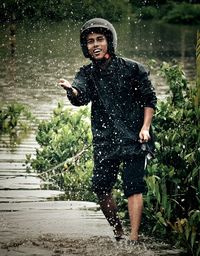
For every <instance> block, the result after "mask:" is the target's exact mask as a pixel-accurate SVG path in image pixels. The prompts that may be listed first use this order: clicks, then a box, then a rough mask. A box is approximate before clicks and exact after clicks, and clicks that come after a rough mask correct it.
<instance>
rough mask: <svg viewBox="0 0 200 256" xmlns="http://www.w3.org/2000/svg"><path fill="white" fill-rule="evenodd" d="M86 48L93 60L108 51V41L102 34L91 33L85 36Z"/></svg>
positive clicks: (101, 56)
mask: <svg viewBox="0 0 200 256" xmlns="http://www.w3.org/2000/svg"><path fill="white" fill-rule="evenodd" d="M87 48H88V51H89V54H90V56H91V57H92V58H93V59H95V60H100V59H102V58H103V57H104V56H105V54H106V53H107V51H108V43H107V40H106V37H105V36H104V35H103V34H98V33H91V34H89V35H88V36H87Z"/></svg>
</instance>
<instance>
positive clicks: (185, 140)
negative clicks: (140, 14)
mask: <svg viewBox="0 0 200 256" xmlns="http://www.w3.org/2000/svg"><path fill="white" fill-rule="evenodd" d="M162 71H163V72H164V74H165V76H166V78H167V81H168V84H169V86H170V90H171V93H172V95H171V97H169V98H168V99H167V101H164V102H160V103H159V104H158V108H157V113H156V115H155V119H154V130H155V133H156V136H157V139H156V141H157V142H156V149H157V150H156V151H157V152H156V158H155V159H154V160H153V161H152V162H151V163H150V165H149V167H148V176H147V177H146V181H147V186H148V193H147V195H146V198H145V201H146V207H145V215H146V218H147V219H148V220H149V221H150V222H151V223H154V227H153V229H152V230H153V231H156V232H158V233H162V234H166V235H168V236H169V232H171V233H172V236H171V238H172V241H173V239H174V238H175V237H176V236H177V234H178V237H179V239H178V242H179V244H180V245H181V246H183V247H186V248H187V250H188V253H190V254H191V255H198V253H200V244H199V240H200V226H199V223H200V181H199V177H200V168H199V162H200V149H199V145H200V134H199V120H200V110H199V109H198V108H197V107H196V106H195V104H194V99H195V95H196V91H195V90H194V89H189V88H188V87H187V82H186V80H185V76H184V74H183V72H181V69H180V67H179V66H177V65H174V66H170V65H168V64H166V63H164V65H163V67H162Z"/></svg>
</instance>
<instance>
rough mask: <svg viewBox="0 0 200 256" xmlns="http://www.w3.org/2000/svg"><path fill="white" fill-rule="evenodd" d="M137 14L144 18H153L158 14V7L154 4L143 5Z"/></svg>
mask: <svg viewBox="0 0 200 256" xmlns="http://www.w3.org/2000/svg"><path fill="white" fill-rule="evenodd" d="M136 15H137V17H141V18H142V19H143V20H148V19H153V18H155V17H157V16H158V9H157V8H155V7H152V6H147V7H141V8H140V9H139V11H138V12H137V14H136Z"/></svg>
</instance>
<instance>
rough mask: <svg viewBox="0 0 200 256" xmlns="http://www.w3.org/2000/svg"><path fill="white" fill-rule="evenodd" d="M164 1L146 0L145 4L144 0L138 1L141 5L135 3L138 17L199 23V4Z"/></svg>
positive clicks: (170, 21)
mask: <svg viewBox="0 0 200 256" xmlns="http://www.w3.org/2000/svg"><path fill="white" fill-rule="evenodd" d="M164 2H166V3H164ZM164 2H163V3H161V2H157V1H145V4H144V2H139V1H138V3H140V4H139V5H135V3H134V6H135V8H134V9H135V14H136V17H137V18H139V19H140V18H142V19H158V20H161V21H164V22H168V23H181V24H187V25H188V24H199V22H200V5H199V4H191V3H186V2H181V3H177V2H172V1H164ZM179 2H180V1H179Z"/></svg>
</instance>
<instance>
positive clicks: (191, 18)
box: [163, 3, 200, 24]
mask: <svg viewBox="0 0 200 256" xmlns="http://www.w3.org/2000/svg"><path fill="white" fill-rule="evenodd" d="M163 20H164V21H167V22H169V23H182V24H190V23H191V24H198V23H199V22H200V5H199V4H193V5H191V4H189V3H181V4H177V5H174V8H173V9H172V10H170V11H169V12H168V13H167V14H166V15H165V17H164V18H163Z"/></svg>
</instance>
